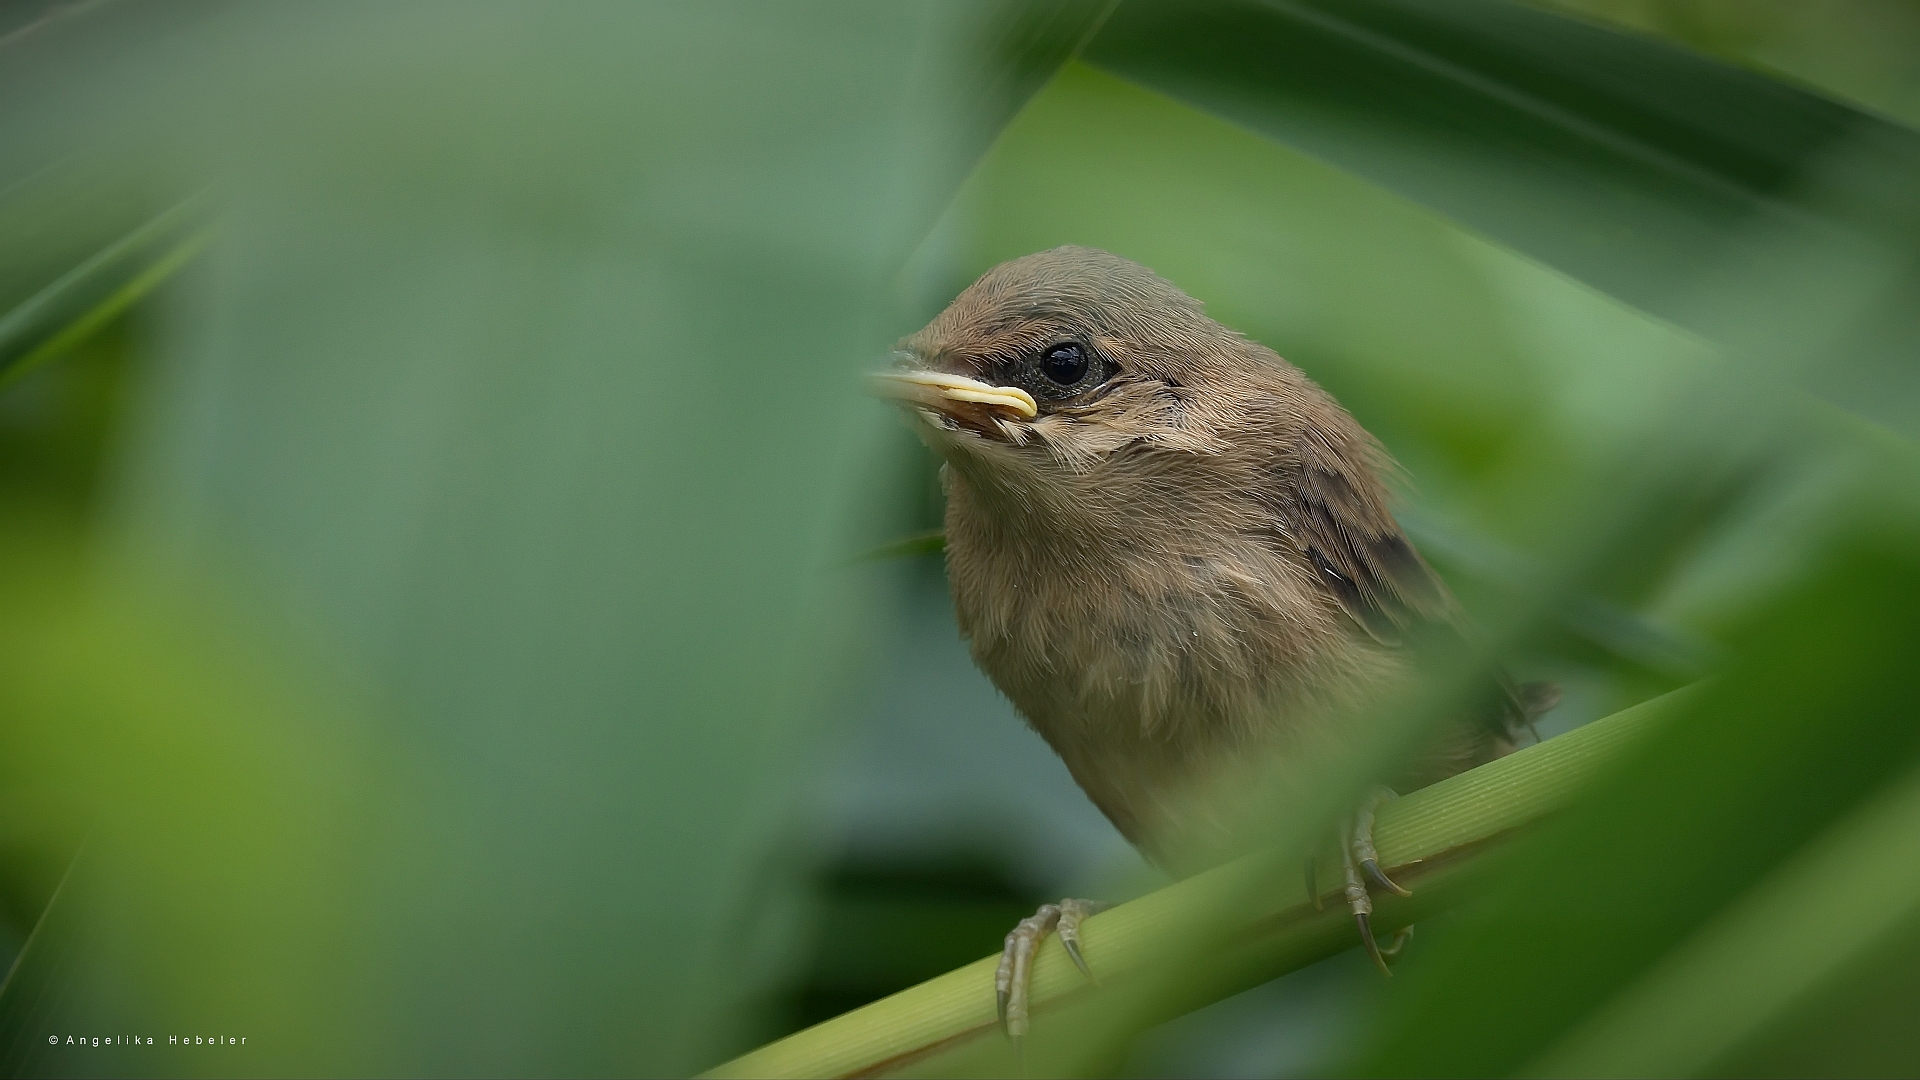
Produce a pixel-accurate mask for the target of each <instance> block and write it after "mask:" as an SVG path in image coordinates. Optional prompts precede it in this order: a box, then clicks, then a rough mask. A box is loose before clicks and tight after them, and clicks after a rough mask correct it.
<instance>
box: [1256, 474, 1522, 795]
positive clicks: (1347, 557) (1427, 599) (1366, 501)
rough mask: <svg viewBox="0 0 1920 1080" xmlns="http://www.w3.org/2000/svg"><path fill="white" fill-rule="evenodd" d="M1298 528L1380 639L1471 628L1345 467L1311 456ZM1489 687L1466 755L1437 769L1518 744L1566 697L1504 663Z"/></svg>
mask: <svg viewBox="0 0 1920 1080" xmlns="http://www.w3.org/2000/svg"><path fill="white" fill-rule="evenodd" d="M1294 501H1295V505H1294V507H1293V513H1292V514H1290V515H1289V516H1290V518H1291V519H1292V522H1293V525H1294V528H1295V531H1296V535H1297V537H1298V538H1299V540H1300V542H1301V545H1302V547H1304V548H1305V550H1306V554H1307V557H1308V558H1309V559H1310V560H1312V562H1313V567H1314V570H1315V571H1316V575H1315V576H1316V577H1317V578H1318V579H1319V581H1320V584H1321V585H1322V586H1323V587H1325V588H1326V589H1327V591H1328V592H1330V593H1331V594H1333V596H1334V597H1335V598H1336V599H1337V600H1339V602H1340V605H1341V607H1342V608H1344V609H1345V610H1346V612H1347V614H1348V615H1349V616H1350V617H1351V618H1352V619H1353V621H1354V622H1355V623H1356V624H1357V625H1358V626H1359V627H1360V628H1361V629H1362V630H1364V631H1366V633H1367V634H1369V635H1370V636H1372V637H1373V638H1374V640H1376V641H1378V642H1380V643H1382V644H1384V645H1389V646H1399V645H1401V644H1403V643H1405V642H1406V641H1407V639H1408V638H1410V637H1425V638H1428V639H1429V640H1431V639H1432V636H1433V635H1444V636H1446V637H1449V638H1452V639H1454V640H1456V641H1457V640H1458V639H1459V638H1460V637H1462V636H1467V635H1470V633H1471V631H1470V630H1469V629H1468V628H1467V626H1466V623H1465V620H1464V619H1463V618H1462V616H1461V615H1460V612H1459V609H1458V608H1457V606H1456V605H1455V603H1454V601H1453V596H1452V594H1450V593H1449V592H1448V591H1447V587H1446V585H1445V584H1443V583H1442V582H1441V580H1440V578H1439V576H1438V575H1437V574H1435V573H1434V572H1433V569H1432V568H1431V567H1429V566H1428V565H1427V563H1426V560H1425V559H1422V558H1421V557H1420V553H1419V552H1418V551H1416V550H1414V547H1413V543H1412V542H1411V541H1409V540H1408V539H1407V535H1406V533H1404V532H1402V531H1401V529H1400V523H1399V522H1397V521H1395V520H1394V519H1393V515H1392V513H1391V512H1390V511H1388V510H1387V509H1386V507H1385V505H1384V504H1383V503H1382V501H1381V500H1380V499H1379V498H1378V497H1377V496H1374V495H1372V494H1371V493H1369V492H1364V491H1356V490H1355V489H1354V487H1353V485H1352V484H1351V483H1350V482H1349V481H1348V479H1347V478H1346V476H1345V475H1344V474H1343V473H1342V472H1340V471H1339V470H1338V469H1335V468H1330V467H1327V466H1325V465H1324V464H1320V463H1315V462H1312V461H1309V462H1307V463H1306V464H1305V465H1304V467H1302V468H1301V469H1300V470H1299V474H1298V477H1297V479H1296V481H1295V485H1294ZM1492 676H1493V677H1492V679H1491V680H1490V682H1491V685H1490V686H1489V687H1488V697H1487V699H1486V700H1485V701H1484V703H1483V704H1481V705H1479V706H1477V707H1470V708H1469V709H1468V716H1467V717H1465V718H1464V719H1465V720H1466V723H1465V724H1464V725H1463V729H1462V732H1461V733H1462V734H1463V735H1464V736H1466V738H1465V740H1464V741H1463V742H1462V743H1461V745H1460V746H1459V747H1458V749H1457V754H1458V759H1459V760H1457V761H1455V762H1452V763H1450V764H1449V763H1442V764H1443V768H1442V769H1441V771H1439V772H1438V773H1437V774H1436V775H1435V776H1434V777H1432V778H1431V779H1437V778H1438V777H1439V776H1444V775H1450V774H1451V773H1452V772H1456V771H1458V770H1459V769H1463V768H1470V767H1471V766H1473V765H1476V764H1479V763H1480V762H1482V761H1485V760H1489V759H1490V758H1492V757H1495V756H1498V755H1499V754H1501V753H1505V752H1506V751H1507V750H1510V749H1512V748H1513V746H1514V745H1515V743H1516V742H1517V741H1518V739H1519V737H1520V735H1521V733H1522V732H1524V731H1526V730H1527V729H1528V728H1529V727H1530V726H1531V725H1532V723H1533V721H1534V720H1535V719H1537V718H1538V717H1539V716H1540V715H1542V714H1543V713H1545V712H1546V711H1547V710H1548V709H1551V708H1552V707H1553V706H1554V704H1556V703H1557V702H1558V701H1559V698H1560V692H1559V688H1558V687H1556V686H1554V685H1553V684H1551V683H1529V684H1527V685H1525V686H1522V685H1520V684H1518V683H1516V682H1515V681H1514V680H1513V678H1512V677H1511V676H1509V675H1508V674H1507V673H1506V671H1505V670H1504V669H1502V668H1500V667H1498V666H1496V667H1494V669H1493V672H1492Z"/></svg>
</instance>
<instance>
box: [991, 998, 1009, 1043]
mask: <svg viewBox="0 0 1920 1080" xmlns="http://www.w3.org/2000/svg"><path fill="white" fill-rule="evenodd" d="M1012 996H1013V995H1012V994H1009V993H1008V992H1007V991H1005V990H996V991H994V993H993V1004H994V1010H995V1011H996V1012H998V1013H999V1014H1000V1034H1002V1035H1005V1036H1006V1037H1007V1038H1009V1039H1011V1038H1013V1037H1014V1036H1013V1029H1012V1028H1010V1027H1008V1026H1007V999H1008V998H1010V997H1012Z"/></svg>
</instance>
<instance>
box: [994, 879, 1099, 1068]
mask: <svg viewBox="0 0 1920 1080" xmlns="http://www.w3.org/2000/svg"><path fill="white" fill-rule="evenodd" d="M1111 906H1112V905H1110V904H1107V903H1104V902H1102V901H1099V900H1073V899H1068V900H1062V901H1060V902H1059V903H1057V904H1042V905H1040V910H1038V911H1036V912H1034V913H1033V914H1032V915H1029V916H1028V917H1026V918H1024V919H1021V920H1020V922H1019V924H1018V925H1016V926H1015V927H1014V928H1013V930H1012V931H1010V932H1009V933H1008V934H1007V941H1006V945H1005V947H1004V948H1002V949H1001V951H1000V966H999V968H998V969H997V970H995V972H994V975H993V997H994V1006H995V1011H996V1012H997V1013H998V1014H999V1016H1000V1030H1001V1031H1002V1032H1004V1033H1005V1034H1006V1036H1007V1038H1008V1039H1010V1040H1012V1042H1013V1044H1014V1045H1015V1046H1016V1047H1017V1046H1019V1045H1020V1041H1021V1040H1022V1039H1024V1038H1026V1035H1027V1026H1028V1023H1029V1019H1030V1014H1029V1008H1028V1000H1027V997H1028V995H1027V987H1028V986H1029V984H1031V983H1032V981H1033V957H1034V953H1036V952H1037V951H1038V950H1039V948H1040V943H1041V942H1043V941H1045V940H1046V938H1047V935H1048V934H1051V933H1057V934H1059V935H1060V945H1061V947H1062V948H1064V949H1066V951H1067V956H1068V958H1069V959H1071V960H1072V961H1073V966H1074V967H1077V968H1079V969H1080V974H1082V975H1085V976H1086V977H1087V981H1089V982H1091V983H1093V984H1094V985H1095V986H1098V985H1100V979H1099V978H1098V977H1097V976H1095V975H1094V973H1093V969H1092V968H1091V967H1089V966H1088V965H1087V957H1086V954H1085V953H1084V952H1083V951H1082V950H1081V948H1080V922H1081V920H1083V919H1085V918H1087V917H1089V916H1091V915H1097V914H1099V913H1100V912H1102V911H1105V910H1106V909H1107V908H1109V907H1111Z"/></svg>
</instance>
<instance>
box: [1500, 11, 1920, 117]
mask: <svg viewBox="0 0 1920 1080" xmlns="http://www.w3.org/2000/svg"><path fill="white" fill-rule="evenodd" d="M1529 2H1532V3H1536V4H1538V5H1539V6H1540V7H1545V8H1549V9H1553V10H1557V11H1562V12H1566V13H1568V14H1571V15H1575V16H1578V17H1582V18H1587V19H1592V20H1596V21H1599V22H1603V23H1608V24H1611V25H1615V26H1622V27H1627V28H1630V29H1633V30H1638V31H1640V32H1642V33H1648V34H1654V35H1658V36H1661V37H1667V38H1672V39H1673V40H1675V41H1679V42H1682V43H1684V44H1685V45H1687V46H1688V47H1690V48H1694V49H1698V50H1700V51H1701V52H1704V53H1707V54H1709V55H1712V56H1718V57H1721V58H1723V59H1727V60H1731V61H1733V62H1734V63H1736V64H1741V65H1743V66H1747V67H1752V68H1755V69H1758V70H1760V71H1763V72H1766V73H1767V74H1769V75H1773V76H1776V77H1780V76H1784V77H1786V78H1787V79H1789V80H1791V81H1796V82H1800V83H1803V84H1805V85H1807V86H1810V87H1814V88H1817V89H1819V90H1821V91H1823V92H1825V93H1828V94H1832V95H1834V96H1836V97H1839V98H1841V99H1842V100H1848V101H1855V102H1858V103H1860V104H1862V105H1865V106H1867V107H1868V108H1870V109H1875V110H1878V111H1880V112H1882V113H1885V114H1886V115H1888V116H1892V117H1896V118H1898V119H1900V120H1903V121H1905V122H1906V123H1907V124H1908V125H1909V126H1915V127H1920V65H1916V64H1915V63H1914V59H1913V58H1914V56H1915V55H1916V53H1920V5H1916V4H1914V3H1911V2H1910V0H1529Z"/></svg>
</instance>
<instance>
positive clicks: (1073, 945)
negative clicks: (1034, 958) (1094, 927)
mask: <svg viewBox="0 0 1920 1080" xmlns="http://www.w3.org/2000/svg"><path fill="white" fill-rule="evenodd" d="M1060 944H1061V946H1062V947H1063V948H1065V949H1066V950H1067V955H1068V956H1069V957H1071V958H1072V959H1073V966H1074V967H1077V968H1079V969H1080V974H1082V975H1085V976H1086V977H1087V981H1088V982H1090V983H1092V984H1093V985H1095V986H1099V985H1100V980H1099V978H1098V977H1097V976H1095V975H1094V973H1093V969H1092V968H1090V967H1088V966H1087V958H1086V957H1085V956H1082V955H1081V954H1080V943H1079V942H1078V941H1075V940H1074V939H1072V938H1070V937H1064V936H1063V937H1062V938H1061V939H1060Z"/></svg>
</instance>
